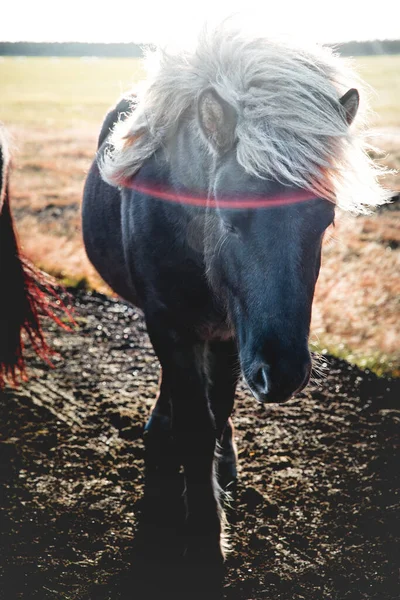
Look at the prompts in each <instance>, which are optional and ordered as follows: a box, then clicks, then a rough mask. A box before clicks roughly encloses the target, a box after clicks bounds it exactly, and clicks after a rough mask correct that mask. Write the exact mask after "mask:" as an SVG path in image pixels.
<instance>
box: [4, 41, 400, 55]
mask: <svg viewBox="0 0 400 600" xmlns="http://www.w3.org/2000/svg"><path fill="white" fill-rule="evenodd" d="M143 48H144V46H143V45H138V44H92V43H90V44H89V43H84V42H54V43H47V42H0V56H102V57H104V56H109V57H124V56H125V57H137V56H142V55H143ZM334 48H335V49H336V50H337V51H338V52H339V53H340V54H342V55H343V56H371V55H379V54H400V40H372V41H367V42H355V41H354V42H345V43H343V44H335V45H334Z"/></svg>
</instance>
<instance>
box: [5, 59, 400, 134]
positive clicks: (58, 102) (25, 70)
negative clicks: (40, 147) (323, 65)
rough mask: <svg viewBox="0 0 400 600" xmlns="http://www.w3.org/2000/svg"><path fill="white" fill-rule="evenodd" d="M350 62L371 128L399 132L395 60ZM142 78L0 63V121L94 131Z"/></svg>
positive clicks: (119, 71) (117, 71)
mask: <svg viewBox="0 0 400 600" xmlns="http://www.w3.org/2000/svg"><path fill="white" fill-rule="evenodd" d="M354 62H355V65H356V68H357V70H358V71H359V73H360V75H361V76H362V77H363V79H365V80H366V82H367V83H368V84H370V85H371V86H372V88H373V89H374V90H375V93H374V94H372V97H371V103H372V108H373V109H374V111H375V112H376V113H377V116H376V119H375V121H374V124H375V125H377V126H379V127H396V126H400V110H399V107H400V55H395V56H371V57H366V58H359V59H357V60H355V61H354ZM143 74H144V71H143V67H142V62H141V60H140V59H137V58H132V59H129V58H102V59H87V58H48V57H43V58H33V57H28V58H14V57H6V58H1V57H0V90H1V98H0V120H1V121H3V122H4V123H11V124H15V125H21V124H26V125H27V126H32V125H34V126H39V127H40V126H42V125H51V126H55V127H60V128H65V127H69V126H79V125H81V124H86V125H92V124H96V125H98V123H99V122H100V121H101V119H102V117H103V115H104V112H105V110H106V109H107V108H108V107H109V106H110V105H111V104H112V103H113V102H115V100H116V99H117V98H118V97H119V96H120V95H121V94H122V92H124V91H126V90H127V89H129V87H130V86H131V85H132V84H133V83H135V82H137V81H138V80H139V79H141V78H142V77H143Z"/></svg>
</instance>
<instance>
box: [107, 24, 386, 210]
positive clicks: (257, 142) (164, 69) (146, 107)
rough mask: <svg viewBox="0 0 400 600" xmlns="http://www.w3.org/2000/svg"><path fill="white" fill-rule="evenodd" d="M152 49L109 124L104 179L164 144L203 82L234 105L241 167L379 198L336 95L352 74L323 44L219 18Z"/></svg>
mask: <svg viewBox="0 0 400 600" xmlns="http://www.w3.org/2000/svg"><path fill="white" fill-rule="evenodd" d="M158 55H159V56H158V69H157V71H156V73H155V75H153V76H152V77H151V78H150V77H149V79H148V80H147V82H146V85H145V88H144V91H143V93H142V94H141V95H139V97H138V103H137V105H136V106H135V109H134V110H133V111H132V113H131V114H130V115H129V116H128V118H127V119H126V120H125V121H120V122H119V123H117V124H116V126H115V128H114V131H113V133H112V135H111V136H110V140H109V146H108V150H107V151H106V153H105V155H104V157H103V159H102V160H101V161H100V163H101V164H100V168H101V174H102V177H103V179H104V180H105V181H107V182H108V183H110V184H111V185H123V182H124V181H126V180H128V179H129V178H131V177H132V176H133V175H134V174H135V173H136V172H137V171H138V170H139V169H140V167H141V166H142V164H143V163H144V161H146V160H147V159H148V158H149V157H150V156H151V155H152V154H153V153H154V152H155V151H156V150H157V149H158V148H159V147H160V146H161V145H164V144H166V143H167V142H168V139H169V138H170V137H171V136H173V135H174V133H175V132H176V128H177V125H178V123H179V120H180V117H181V116H182V115H183V113H184V112H186V111H188V110H192V115H193V120H194V121H195V119H196V106H197V100H198V97H199V95H200V93H201V92H202V91H203V90H204V89H205V88H208V87H210V86H212V87H214V88H215V90H216V91H217V92H218V94H219V95H220V96H221V97H222V98H224V99H225V100H226V101H227V102H229V103H230V104H231V105H232V106H233V107H234V108H235V109H236V111H237V114H238V122H237V127H236V138H237V160H238V162H239V163H240V164H241V165H242V167H243V168H244V169H245V170H246V171H247V172H248V173H251V174H253V175H255V176H258V177H265V178H272V179H276V180H279V181H282V182H284V183H287V184H292V185H294V186H298V187H300V188H304V189H309V190H312V191H313V192H314V193H315V194H316V195H318V196H321V197H325V198H328V199H330V200H332V201H334V202H336V203H337V204H338V205H339V206H341V207H342V208H344V209H345V210H350V211H352V212H356V213H362V212H367V210H368V208H367V207H368V206H376V205H379V204H382V203H383V202H385V200H386V199H387V195H388V194H387V193H386V192H385V191H384V190H383V189H382V188H381V187H380V185H379V184H378V182H377V177H378V176H379V175H380V174H381V173H382V172H383V170H382V169H381V168H380V167H378V166H377V165H375V164H373V162H372V161H371V160H370V159H369V157H368V155H367V154H366V148H367V146H366V145H365V143H364V139H363V135H362V134H361V132H360V131H359V128H358V127H357V124H353V125H351V126H350V127H348V125H347V123H346V121H345V118H344V111H343V109H342V107H341V105H340V103H339V98H340V97H341V96H342V95H343V94H344V93H345V92H346V91H347V90H348V89H349V88H352V87H357V88H358V89H360V82H359V80H358V78H357V77H356V75H355V74H354V73H353V72H352V71H351V69H349V68H348V66H347V63H346V62H345V61H344V60H343V59H342V58H339V57H337V56H335V55H334V54H333V53H332V52H331V51H330V50H329V49H327V48H323V47H319V46H311V47H310V46H293V45H291V44H289V43H287V42H282V41H275V40H270V39H267V38H260V37H258V38H252V39H250V38H248V37H246V36H245V35H244V34H242V33H240V32H239V31H237V30H232V29H231V28H229V27H227V25H226V24H224V25H222V26H220V27H218V28H215V29H213V30H212V31H211V32H210V31H205V32H203V34H202V35H201V36H200V38H199V41H198V45H197V48H196V49H195V50H194V51H192V52H188V51H182V52H179V53H172V54H171V53H166V52H159V53H158ZM363 100H364V104H365V99H364V98H363ZM356 121H358V122H360V117H357V118H356ZM196 126H197V127H199V126H198V125H196ZM202 143H204V144H206V142H205V141H203V142H202Z"/></svg>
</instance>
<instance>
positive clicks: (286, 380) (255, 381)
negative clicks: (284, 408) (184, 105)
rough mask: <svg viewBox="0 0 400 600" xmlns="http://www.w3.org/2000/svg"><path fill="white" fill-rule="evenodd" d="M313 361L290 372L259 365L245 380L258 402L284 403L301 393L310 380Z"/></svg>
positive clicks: (246, 375)
mask: <svg viewBox="0 0 400 600" xmlns="http://www.w3.org/2000/svg"><path fill="white" fill-rule="evenodd" d="M310 374H311V361H307V362H306V363H305V364H303V365H301V366H300V367H296V368H293V370H291V371H289V372H279V371H278V370H277V368H275V369H272V368H271V367H270V365H267V364H261V365H260V364H259V365H257V366H256V367H255V368H253V369H252V370H249V371H248V372H247V373H246V372H245V373H244V378H245V381H246V383H247V385H248V386H249V388H250V391H251V392H252V394H253V396H254V397H255V398H256V400H257V401H258V402H260V403H262V404H269V403H271V404H272V403H273V404H276V403H283V402H286V401H287V400H289V399H290V398H291V397H292V396H294V395H295V394H298V393H299V392H301V391H302V390H303V389H304V388H305V387H306V385H307V384H308V382H309V380H310Z"/></svg>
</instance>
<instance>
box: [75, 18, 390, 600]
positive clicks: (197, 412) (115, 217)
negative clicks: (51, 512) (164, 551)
mask: <svg viewBox="0 0 400 600" xmlns="http://www.w3.org/2000/svg"><path fill="white" fill-rule="evenodd" d="M354 81H357V82H358V79H355V75H354V73H353V72H352V71H351V70H348V68H347V66H346V65H345V64H344V62H343V59H341V58H339V57H337V56H336V55H334V54H333V53H332V51H331V50H328V49H327V48H323V47H317V46H315V47H314V46H309V45H304V46H303V45H297V46H296V45H292V44H290V43H288V42H287V41H283V40H270V39H267V38H263V37H258V38H254V37H250V36H248V35H246V34H245V33H243V32H242V31H240V30H237V29H230V28H229V27H228V28H227V27H226V26H225V25H223V26H220V27H216V28H214V29H212V30H206V31H204V32H203V34H202V35H201V36H200V37H199V40H198V43H197V46H196V48H195V49H194V50H191V51H178V52H163V53H161V54H160V55H159V63H158V70H157V71H156V72H155V74H153V75H152V76H149V78H148V79H147V81H146V82H145V85H144V87H143V88H142V91H141V93H140V94H138V95H127V96H125V97H124V98H122V99H121V100H120V102H119V103H118V104H117V105H116V106H115V107H114V108H113V109H112V110H111V111H110V112H109V113H108V115H107V117H106V119H105V121H104V123H103V126H102V129H101V132H100V136H99V140H98V149H97V153H96V156H95V159H94V161H93V163H92V165H91V167H90V170H89V172H88V174H87V178H86V182H85V188H84V194H83V207H82V229H83V238H84V244H85V247H86V252H87V255H88V257H89V259H90V261H91V262H92V264H93V265H94V267H95V268H96V269H97V271H98V272H99V274H100V275H101V276H102V278H103V279H104V281H105V282H106V283H107V284H108V285H109V286H110V287H111V288H112V289H113V290H114V291H115V292H116V293H117V294H118V295H119V296H121V297H122V298H124V299H125V300H127V301H128V302H130V303H132V304H133V305H135V306H136V307H138V308H139V309H140V310H141V311H142V312H143V314H144V318H145V321H146V326H147V331H148V334H149V336H150V340H151V343H152V345H153V348H154V351H155V353H156V355H157V357H158V359H159V362H160V365H161V380H160V389H159V395H158V397H157V399H156V403H155V405H154V408H153V410H152V413H151V416H150V418H149V420H148V422H147V424H146V427H145V440H146V453H147V465H146V466H147V468H148V469H153V470H154V472H156V471H157V468H158V469H159V470H163V471H164V475H165V476H167V473H168V476H169V475H170V471H171V470H173V469H170V471H168V465H166V462H167V461H166V457H168V456H170V454H169V452H170V450H169V449H168V440H170V439H172V440H173V442H174V444H175V448H176V458H177V460H176V465H175V467H174V468H179V467H183V472H184V479H185V501H186V530H187V540H186V549H185V558H186V560H187V561H188V564H195V565H197V567H198V568H200V569H201V568H206V567H207V569H208V571H207V573H208V574H209V573H210V572H211V571H210V569H211V570H212V569H214V571H213V572H220V571H221V568H222V563H223V560H224V547H223V546H224V543H223V540H224V537H223V535H222V533H223V532H222V526H223V522H224V517H223V510H222V506H221V505H222V502H221V499H220V498H221V492H220V484H221V483H222V484H223V485H225V486H226V485H227V483H228V482H229V481H231V480H233V479H234V478H235V477H236V455H235V447H234V442H233V429H232V423H231V420H230V415H231V413H232V410H233V406H234V397H235V389H236V386H237V384H238V380H239V377H240V374H241V373H242V374H243V377H244V380H245V382H246V384H247V386H248V388H249V389H250V391H251V392H252V394H253V395H254V397H255V398H256V400H257V401H259V402H261V403H276V402H278V403H281V402H285V401H287V400H288V399H289V398H290V397H292V396H293V395H294V394H297V393H299V392H300V391H301V390H303V388H304V387H305V386H306V385H307V382H308V381H309V378H310V372H311V366H312V361H311V357H310V352H309V349H308V337H309V330H310V319H311V309H312V301H313V295H314V289H315V285H316V281H317V278H318V274H319V270H320V265H321V246H322V240H323V237H324V233H325V231H326V230H327V228H328V227H330V226H331V225H332V224H333V223H334V218H335V210H336V206H339V207H341V208H342V209H344V210H347V211H351V212H354V213H362V212H366V211H368V210H370V209H369V207H370V206H375V205H378V204H380V203H383V202H384V201H385V198H386V196H385V192H384V191H383V190H382V188H381V187H380V185H379V182H378V176H379V167H377V166H376V165H374V164H373V163H372V162H371V161H370V160H369V158H368V155H367V153H366V152H365V146H364V142H363V138H362V135H361V132H360V131H358V130H357V129H356V128H355V126H354V124H353V121H354V119H355V117H356V114H357V113H358V112H359V110H358V109H359V99H360V94H359V91H358V90H359V85H357V87H354V86H353V85H352V83H353V82H354ZM358 83H359V82H358ZM171 460H172V459H171ZM162 475H163V473H162V472H161V473H160V477H162ZM207 581H208V577H201V576H199V577H198V578H197V579H196V583H195V584H194V587H200V588H201V590H202V591H201V592H199V594H200V597H203V598H204V597H209V596H208V595H204V594H205V592H204V589H203V587H202V586H204V585H205V586H206V585H207Z"/></svg>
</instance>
